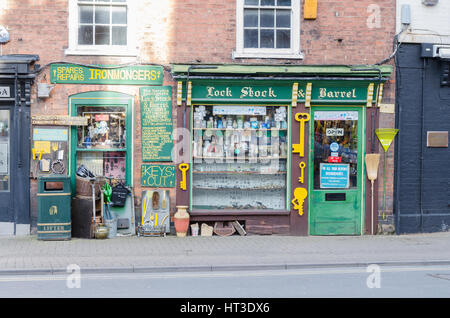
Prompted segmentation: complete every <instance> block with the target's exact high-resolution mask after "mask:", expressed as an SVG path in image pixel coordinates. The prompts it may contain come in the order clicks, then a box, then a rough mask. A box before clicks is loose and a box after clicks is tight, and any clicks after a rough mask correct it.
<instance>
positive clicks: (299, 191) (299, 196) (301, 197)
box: [291, 188, 308, 216]
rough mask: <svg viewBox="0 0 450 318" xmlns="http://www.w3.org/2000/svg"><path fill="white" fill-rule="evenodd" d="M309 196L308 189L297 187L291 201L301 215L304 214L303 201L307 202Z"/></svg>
mask: <svg viewBox="0 0 450 318" xmlns="http://www.w3.org/2000/svg"><path fill="white" fill-rule="evenodd" d="M307 196H308V190H306V189H305V188H295V190H294V200H292V201H291V202H292V204H293V205H294V210H298V214H299V215H300V216H302V215H303V203H304V202H305V199H306V197H307Z"/></svg>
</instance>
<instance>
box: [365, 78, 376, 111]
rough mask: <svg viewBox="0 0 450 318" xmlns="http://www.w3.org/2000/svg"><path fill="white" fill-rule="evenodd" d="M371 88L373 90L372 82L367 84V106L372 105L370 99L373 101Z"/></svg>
mask: <svg viewBox="0 0 450 318" xmlns="http://www.w3.org/2000/svg"><path fill="white" fill-rule="evenodd" d="M373 90H374V85H373V83H370V84H369V87H368V88H367V104H366V106H367V107H372V101H373Z"/></svg>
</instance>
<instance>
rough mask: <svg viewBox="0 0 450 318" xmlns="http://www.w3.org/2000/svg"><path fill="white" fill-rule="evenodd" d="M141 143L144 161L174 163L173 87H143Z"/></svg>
mask: <svg viewBox="0 0 450 318" xmlns="http://www.w3.org/2000/svg"><path fill="white" fill-rule="evenodd" d="M140 93H141V143H142V160H143V161H172V148H173V141H172V131H173V123H172V87H171V86H161V87H142V88H141V89H140Z"/></svg>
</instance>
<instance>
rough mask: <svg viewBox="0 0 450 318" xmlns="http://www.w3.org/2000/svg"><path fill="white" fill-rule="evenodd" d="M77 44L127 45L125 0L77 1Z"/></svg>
mask: <svg viewBox="0 0 450 318" xmlns="http://www.w3.org/2000/svg"><path fill="white" fill-rule="evenodd" d="M78 11H79V13H78V44H79V45H127V5H126V1H125V0H90V1H86V0H83V1H78Z"/></svg>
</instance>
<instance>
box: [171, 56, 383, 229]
mask: <svg viewBox="0 0 450 318" xmlns="http://www.w3.org/2000/svg"><path fill="white" fill-rule="evenodd" d="M391 71H392V68H391V67H390V66H381V67H374V66H370V67H368V66H364V67H355V68H353V69H352V68H351V67H347V66H292V65H290V66H262V65H257V66H256V65H236V64H234V65H179V64H176V65H172V74H173V77H174V79H175V81H177V103H176V104H177V106H178V107H177V108H178V110H177V118H178V119H179V120H178V121H177V128H178V130H179V131H181V132H184V134H183V137H182V138H181V137H179V138H178V139H177V140H176V141H177V147H178V148H179V149H180V151H179V152H180V153H181V156H180V162H178V164H179V165H178V169H177V179H178V180H181V181H182V182H180V187H178V188H177V205H178V206H179V205H185V206H187V207H188V210H189V213H190V223H191V225H192V224H195V223H199V224H201V223H209V224H210V225H211V226H214V227H215V229H217V230H220V229H221V228H222V229H226V228H227V227H228V228H229V227H230V224H239V226H240V227H242V229H244V231H245V232H247V233H255V234H292V235H362V234H370V233H373V229H374V227H375V228H376V223H377V221H376V218H377V215H378V213H377V212H374V211H377V204H376V202H377V198H376V197H373V196H374V195H372V194H371V191H370V189H371V182H370V181H369V179H368V178H367V177H366V166H365V165H366V163H365V155H366V153H373V152H374V149H375V144H376V143H378V140H377V139H376V137H375V128H376V127H377V114H378V102H379V101H380V99H381V96H382V88H383V83H384V82H385V81H386V80H388V78H389V76H390V74H391ZM179 135H181V133H180V134H179ZM187 136H189V137H188V138H187ZM376 186H377V182H375V187H376ZM372 193H374V192H372ZM375 196H376V191H375ZM372 199H373V201H372ZM372 202H374V204H375V205H374V204H372ZM236 222H237V223H236ZM237 228H238V227H236V229H237ZM224 232H225V231H224Z"/></svg>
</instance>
